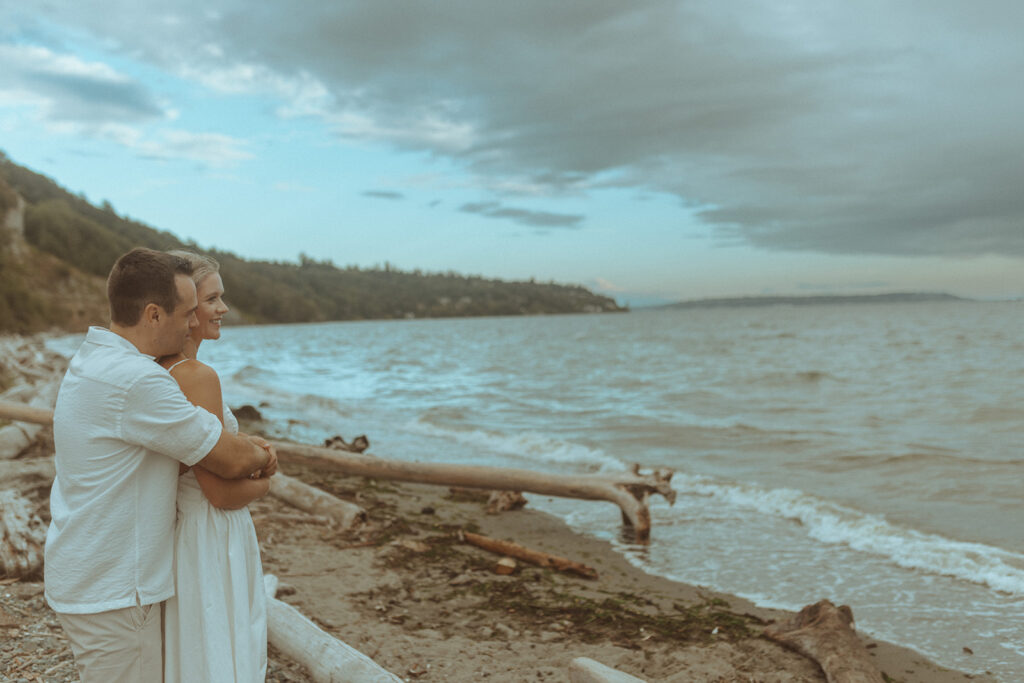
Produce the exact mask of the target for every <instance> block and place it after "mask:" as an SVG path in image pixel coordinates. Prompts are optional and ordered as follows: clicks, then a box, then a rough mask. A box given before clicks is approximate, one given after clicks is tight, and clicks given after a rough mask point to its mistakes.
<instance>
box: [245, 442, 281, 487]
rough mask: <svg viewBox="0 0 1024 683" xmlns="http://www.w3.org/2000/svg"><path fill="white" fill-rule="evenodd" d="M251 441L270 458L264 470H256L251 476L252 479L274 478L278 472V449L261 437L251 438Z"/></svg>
mask: <svg viewBox="0 0 1024 683" xmlns="http://www.w3.org/2000/svg"><path fill="white" fill-rule="evenodd" d="M249 441H252V442H253V443H254V444H256V445H257V446H259V447H260V448H262V449H263V450H265V451H266V452H267V454H268V455H269V456H270V459H269V460H267V464H266V465H264V466H263V468H262V469H259V470H256V471H255V472H253V473H252V474H250V475H249V478H250V479H262V478H265V477H272V476H274V473H276V472H277V449H276V448H274V445H273V444H271V443H270V442H269V441H267V440H266V439H264V438H263V437H261V436H249Z"/></svg>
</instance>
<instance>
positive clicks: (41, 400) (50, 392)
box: [0, 381, 59, 460]
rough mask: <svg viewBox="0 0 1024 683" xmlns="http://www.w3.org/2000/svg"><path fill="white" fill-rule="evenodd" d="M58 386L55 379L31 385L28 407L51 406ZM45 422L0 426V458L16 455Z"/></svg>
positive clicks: (36, 435)
mask: <svg viewBox="0 0 1024 683" xmlns="http://www.w3.org/2000/svg"><path fill="white" fill-rule="evenodd" d="M58 387H59V384H58V383H57V382H56V381H53V382H49V383H46V384H43V385H40V386H37V387H33V389H32V393H33V394H35V395H34V396H33V397H32V398H31V400H30V403H29V406H28V407H29V408H32V409H36V410H43V411H47V410H48V409H49V408H51V407H52V406H53V402H54V400H55V399H56V397H57V389H58ZM0 417H2V416H0ZM45 424H49V421H47V422H43V423H40V422H28V423H25V422H19V423H15V424H10V425H7V426H5V427H0V460H10V459H11V458H16V457H18V455H20V454H21V452H22V451H24V450H25V449H26V448H28V447H29V446H31V445H32V443H33V442H34V441H35V440H36V438H37V437H38V436H39V432H41V431H42V430H43V426H44V425H45Z"/></svg>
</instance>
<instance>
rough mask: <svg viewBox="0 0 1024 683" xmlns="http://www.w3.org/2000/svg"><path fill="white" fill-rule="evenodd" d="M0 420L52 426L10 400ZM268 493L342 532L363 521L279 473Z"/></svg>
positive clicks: (0, 407) (43, 412)
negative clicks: (334, 524) (325, 521)
mask: <svg viewBox="0 0 1024 683" xmlns="http://www.w3.org/2000/svg"><path fill="white" fill-rule="evenodd" d="M0 418H3V419H8V420H15V421H18V422H27V423H30V424H32V425H33V426H35V425H49V424H52V423H53V411H52V410H47V409H45V408H41V407H37V406H26V405H23V404H20V403H14V402H11V401H0ZM9 427H11V428H13V429H18V428H19V427H20V425H18V426H16V425H9ZM26 445H27V444H26ZM2 447H3V442H2V441H0V449H2ZM22 448H24V446H22ZM19 452H20V450H19ZM15 455H16V454H15ZM3 457H4V456H3V452H2V451H0V460H2V459H3ZM12 457H13V456H12ZM39 462H45V463H47V464H46V465H43V466H42V467H43V469H44V470H45V471H46V472H48V473H49V479H50V481H53V477H54V476H55V474H56V472H55V470H54V468H53V459H52V458H50V459H46V460H40V461H39ZM12 464H14V463H12ZM26 466H27V467H28V469H27V470H26V472H30V471H35V470H34V468H35V467H36V465H29V464H28V463H26ZM16 471H19V470H18V469H17V468H12V469H11V475H12V476H13V474H14V473H15V472H16ZM3 472H4V470H3V469H0V473H3ZM0 481H4V482H6V481H8V479H7V476H4V477H3V478H0ZM270 493H271V495H273V496H274V497H276V498H280V499H281V500H283V501H285V502H286V503H289V504H290V505H293V506H295V507H297V508H299V509H300V510H304V511H306V512H309V513H311V514H314V515H322V516H324V517H327V518H328V519H330V520H332V521H333V522H334V523H336V524H338V525H339V526H340V527H341V528H343V529H350V528H353V527H355V526H358V525H359V524H362V523H363V522H365V521H366V511H365V510H363V509H362V508H361V507H359V506H358V505H355V504H353V503H349V502H347V501H344V500H341V499H340V498H336V497H334V496H332V495H330V494H328V493H325V492H323V491H321V490H320V489H318V488H316V487H313V486H309V485H308V484H305V483H303V482H301V481H299V480H298V479H295V478H293V477H288V476H285V475H283V474H281V473H278V474H277V475H276V476H274V477H273V478H271V480H270Z"/></svg>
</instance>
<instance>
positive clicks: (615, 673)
mask: <svg viewBox="0 0 1024 683" xmlns="http://www.w3.org/2000/svg"><path fill="white" fill-rule="evenodd" d="M569 681H570V683H644V679H642V678H637V677H636V676H630V675H629V674H627V673H623V672H621V671H619V670H617V669H613V668H611V667H609V666H605V665H604V664H602V663H601V662H598V661H595V660H593V659H590V658H589V657H577V658H576V659H574V660H572V662H571V663H570V664H569Z"/></svg>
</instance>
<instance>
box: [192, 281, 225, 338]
mask: <svg viewBox="0 0 1024 683" xmlns="http://www.w3.org/2000/svg"><path fill="white" fill-rule="evenodd" d="M196 294H197V295H198V297H199V308H198V309H196V318H198V319H199V327H197V328H196V329H195V331H194V332H193V334H194V335H196V336H197V337H198V338H199V339H220V324H221V321H222V319H223V318H224V314H225V313H227V312H228V306H227V304H225V303H224V282H223V281H222V280H221V279H220V274H218V273H213V274H211V275H207V276H206V277H204V278H203V279H202V280H201V281H200V282H199V284H198V285H197V286H196Z"/></svg>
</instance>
